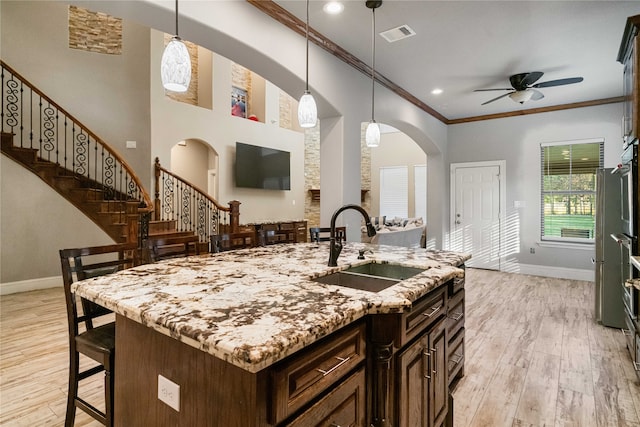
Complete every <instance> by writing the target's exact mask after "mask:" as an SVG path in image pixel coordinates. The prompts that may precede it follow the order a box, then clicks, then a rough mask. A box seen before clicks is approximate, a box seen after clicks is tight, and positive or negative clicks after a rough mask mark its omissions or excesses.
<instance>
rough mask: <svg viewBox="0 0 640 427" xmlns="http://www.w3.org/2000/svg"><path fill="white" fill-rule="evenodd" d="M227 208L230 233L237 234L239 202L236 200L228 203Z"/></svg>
mask: <svg viewBox="0 0 640 427" xmlns="http://www.w3.org/2000/svg"><path fill="white" fill-rule="evenodd" d="M229 208H230V209H231V211H230V218H229V222H230V224H229V225H230V226H231V232H232V233H237V232H238V228H239V226H240V202H239V201H237V200H232V201H230V202H229Z"/></svg>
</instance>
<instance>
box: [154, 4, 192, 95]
mask: <svg viewBox="0 0 640 427" xmlns="http://www.w3.org/2000/svg"><path fill="white" fill-rule="evenodd" d="M160 76H161V77H162V86H164V88H165V89H167V90H170V91H172V92H186V91H187V89H189V83H190V82H191V58H190V57H189V51H188V50H187V46H185V44H184V43H183V42H182V40H181V39H180V37H179V36H178V0H176V35H175V36H173V38H172V39H171V41H170V42H169V44H168V45H167V47H165V48H164V53H163V54H162V61H161V63H160Z"/></svg>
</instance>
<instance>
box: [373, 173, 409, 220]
mask: <svg viewBox="0 0 640 427" xmlns="http://www.w3.org/2000/svg"><path fill="white" fill-rule="evenodd" d="M408 183H409V178H408V169H407V167H406V166H396V167H385V168H380V216H386V217H387V218H394V217H396V216H397V217H400V218H407V217H408V216H409V215H408V210H409V208H408V206H409V200H408V198H409V197H408V194H409V191H408V187H409V184H408Z"/></svg>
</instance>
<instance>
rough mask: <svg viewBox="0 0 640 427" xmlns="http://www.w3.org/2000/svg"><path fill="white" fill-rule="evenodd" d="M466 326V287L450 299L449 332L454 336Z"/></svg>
mask: <svg viewBox="0 0 640 427" xmlns="http://www.w3.org/2000/svg"><path fill="white" fill-rule="evenodd" d="M463 326H464V289H463V290H461V291H460V292H458V293H457V294H455V295H454V296H453V298H451V299H449V308H448V309H447V334H448V335H449V337H453V336H454V335H455V334H456V333H457V332H458V331H459V330H460V328H462V327H463Z"/></svg>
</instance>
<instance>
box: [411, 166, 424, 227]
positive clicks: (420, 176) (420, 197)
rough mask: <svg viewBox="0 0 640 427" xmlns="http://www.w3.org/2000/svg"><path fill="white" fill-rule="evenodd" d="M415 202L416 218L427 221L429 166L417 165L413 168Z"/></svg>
mask: <svg viewBox="0 0 640 427" xmlns="http://www.w3.org/2000/svg"><path fill="white" fill-rule="evenodd" d="M413 190H414V194H413V200H414V206H415V214H414V215H415V217H422V220H423V221H425V222H426V220H427V165H416V166H414V167H413Z"/></svg>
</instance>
